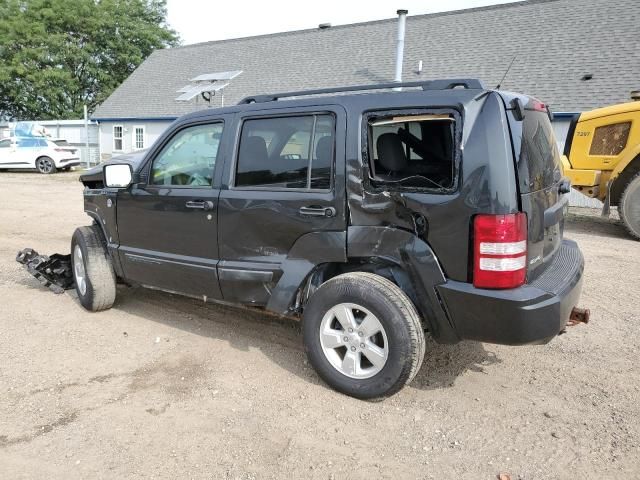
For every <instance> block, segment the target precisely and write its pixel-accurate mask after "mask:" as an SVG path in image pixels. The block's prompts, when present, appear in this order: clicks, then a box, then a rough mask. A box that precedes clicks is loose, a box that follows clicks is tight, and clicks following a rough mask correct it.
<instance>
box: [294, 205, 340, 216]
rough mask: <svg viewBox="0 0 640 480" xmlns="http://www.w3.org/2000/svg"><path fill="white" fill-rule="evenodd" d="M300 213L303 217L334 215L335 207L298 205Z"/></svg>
mask: <svg viewBox="0 0 640 480" xmlns="http://www.w3.org/2000/svg"><path fill="white" fill-rule="evenodd" d="M298 211H299V212H300V215H304V216H305V217H328V218H330V217H335V216H336V209H335V208H333V207H315V206H311V207H300V210H298Z"/></svg>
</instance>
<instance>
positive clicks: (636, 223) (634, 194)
mask: <svg viewBox="0 0 640 480" xmlns="http://www.w3.org/2000/svg"><path fill="white" fill-rule="evenodd" d="M618 213H619V214H620V220H622V223H623V224H624V226H625V227H626V229H627V231H628V232H629V233H630V234H631V236H633V237H634V238H635V239H636V240H640V173H638V174H636V175H635V176H634V177H633V178H632V179H631V180H629V183H627V186H626V187H625V189H624V192H622V196H621V197H620V204H619V205H618Z"/></svg>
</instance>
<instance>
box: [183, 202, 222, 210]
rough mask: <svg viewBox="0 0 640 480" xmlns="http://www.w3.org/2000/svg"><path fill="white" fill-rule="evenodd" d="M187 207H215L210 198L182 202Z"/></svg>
mask: <svg viewBox="0 0 640 480" xmlns="http://www.w3.org/2000/svg"><path fill="white" fill-rule="evenodd" d="M184 206H185V207H187V208H194V209H196V210H207V211H208V210H213V209H214V208H215V206H214V204H213V202H212V201H211V200H206V201H203V200H189V201H188V202H187V203H185V204H184Z"/></svg>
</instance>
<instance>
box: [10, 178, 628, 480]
mask: <svg viewBox="0 0 640 480" xmlns="http://www.w3.org/2000/svg"><path fill="white" fill-rule="evenodd" d="M76 180H77V174H76V173H66V174H56V175H53V176H42V175H38V174H32V173H7V172H0V206H1V207H2V208H1V210H0V299H1V304H0V305H1V306H0V353H1V362H0V478H2V479H5V478H6V479H14V478H38V479H40V478H47V479H58V478H60V479H62V478H64V479H75V478H92V479H93V478H95V479H98V478H118V479H122V478H133V479H143V478H144V479H149V478H196V479H200V478H202V479H213V478H215V479H218V478H240V479H254V478H275V479H280V478H287V477H288V478H319V479H329V478H335V479H341V478H394V479H397V478H437V479H449V478H455V479H474V480H476V479H494V478H496V475H497V474H498V473H500V472H507V473H509V474H510V475H511V478H512V479H517V478H523V479H547V478H548V479H558V478H571V479H575V478H580V479H590V478H594V479H596V478H597V479H603V478H607V479H608V478H640V420H639V418H640V405H639V403H640V394H639V389H640V369H639V368H638V354H639V352H640V333H639V325H638V314H637V312H638V308H639V307H640V295H639V294H638V285H639V284H640V242H635V241H633V240H631V239H630V238H628V237H627V236H626V234H625V232H624V229H623V228H622V227H621V226H620V225H619V224H617V223H616V222H615V220H604V219H601V218H600V217H598V216H597V215H596V214H594V212H592V211H586V210H585V211H574V212H572V214H571V216H570V218H569V220H568V224H567V229H566V236H567V237H569V238H572V239H574V240H577V241H578V242H579V244H580V246H581V248H582V250H583V252H584V254H585V257H586V260H587V270H586V279H585V284H584V291H583V297H582V301H581V306H583V307H587V308H590V309H591V319H592V322H591V324H589V325H587V326H578V327H574V328H572V329H570V331H569V333H568V334H566V335H562V336H560V337H558V338H557V339H555V340H553V341H552V342H551V343H550V344H548V345H545V346H535V347H516V348H512V347H503V346H496V345H489V344H481V343H470V342H469V343H466V342H465V343H461V344H458V345H453V346H442V345H437V344H435V343H433V342H428V345H427V355H426V357H425V362H424V364H423V366H422V369H421V371H420V372H419V374H418V376H417V378H416V379H415V380H414V382H413V383H412V384H411V385H410V386H409V387H407V388H405V389H404V390H402V391H401V392H400V393H399V394H397V395H395V396H394V397H392V398H389V399H387V400H385V401H382V402H363V401H359V400H355V399H352V398H349V397H346V396H343V395H340V394H338V393H335V392H333V391H332V390H330V389H329V388H327V387H326V386H325V385H324V384H323V383H322V382H321V381H320V379H319V378H318V377H317V375H316V374H315V373H314V372H313V370H312V369H311V368H310V367H309V366H308V365H307V363H306V361H305V356H304V352H303V350H302V340H301V335H300V329H299V326H298V324H297V322H295V321H291V320H280V319H275V318H274V317H270V316H266V315H263V314H260V313H256V312H252V311H245V310H242V309H234V308H230V307H223V306H216V305H210V304H203V303H202V302H198V301H196V300H192V299H187V298H181V297H178V296H173V295H169V294H163V293H159V292H153V291H150V290H145V289H131V288H122V289H121V290H119V293H118V299H117V301H116V304H115V305H114V307H113V308H112V309H111V310H109V311H106V312H102V313H99V314H90V313H88V312H86V311H84V310H83V309H82V307H81V306H80V304H79V303H78V301H77V298H76V295H75V293H73V292H72V291H69V292H67V293H65V294H63V295H55V294H53V293H51V292H50V291H48V290H46V289H44V288H42V287H41V286H40V285H39V284H38V282H37V281H36V280H35V279H34V278H31V277H30V276H29V275H28V274H27V272H26V271H24V270H23V268H22V267H21V266H20V265H18V264H17V263H16V262H15V260H14V259H15V254H16V252H17V251H18V250H20V249H22V248H24V247H33V248H35V249H36V250H38V251H40V252H41V253H53V252H61V253H66V252H68V251H69V242H70V238H71V234H72V232H73V230H74V228H75V227H76V226H80V225H84V224H88V223H90V222H89V218H88V217H86V216H85V215H84V213H83V211H82V195H81V186H80V184H79V183H78V182H77V181H76Z"/></svg>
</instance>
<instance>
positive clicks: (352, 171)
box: [346, 91, 519, 282]
mask: <svg viewBox="0 0 640 480" xmlns="http://www.w3.org/2000/svg"><path fill="white" fill-rule="evenodd" d="M397 97H399V98H397V100H396V101H390V100H389V98H384V99H382V103H381V108H380V109H376V108H370V109H368V110H366V111H363V112H362V115H360V116H359V117H358V116H353V117H351V118H350V120H349V122H350V123H349V128H350V129H351V132H350V135H351V138H354V137H353V135H357V138H359V140H360V141H359V143H356V142H351V143H350V144H349V145H348V149H349V150H348V151H347V180H346V181H347V192H348V205H349V211H350V215H351V222H350V225H354V226H376V225H382V226H392V227H395V228H400V229H404V230H407V231H410V232H414V233H417V234H418V235H419V236H420V237H421V238H422V239H423V240H424V241H425V242H426V243H427V244H428V245H429V246H430V248H431V249H432V250H433V252H434V254H435V255H436V257H437V259H438V261H439V264H440V266H441V268H442V270H443V272H444V273H445V275H446V277H447V278H451V279H454V280H459V281H464V282H466V281H469V280H470V273H469V261H470V256H469V249H470V240H471V238H470V227H471V222H472V219H473V216H474V215H475V214H477V213H487V214H506V213H513V212H516V211H518V207H519V205H518V198H517V189H516V182H515V170H514V162H513V153H512V147H511V139H510V137H509V129H508V125H507V119H506V115H505V112H504V107H503V105H502V103H501V102H500V101H499V99H498V98H497V95H496V94H495V93H493V92H489V93H486V94H482V95H479V96H478V92H477V91H476V92H473V91H460V95H459V96H456V97H457V98H458V99H459V100H460V101H459V102H457V103H453V102H452V101H451V95H450V94H449V95H443V94H442V93H441V92H434V93H433V94H432V95H428V96H427V95H424V94H416V95H415V98H413V96H409V95H406V96H405V95H402V96H397ZM383 107H384V108H383ZM397 111H401V112H402V113H404V114H408V113H439V114H442V113H447V114H450V115H452V116H453V117H454V119H455V130H454V131H455V134H454V138H455V149H454V152H455V154H454V155H455V160H454V161H455V172H456V174H455V180H454V186H453V188H452V189H450V190H435V189H426V188H425V189H417V188H411V189H408V188H398V187H395V186H394V187H392V186H379V187H374V186H373V185H372V184H371V182H370V180H369V178H370V177H369V166H368V152H367V144H368V139H367V136H368V129H367V118H368V115H370V114H375V113H378V112H379V114H386V113H387V112H397ZM420 218H421V219H422V220H420V221H422V222H423V223H424V228H423V229H422V231H420V229H419V228H417V227H419V225H416V219H420Z"/></svg>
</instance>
